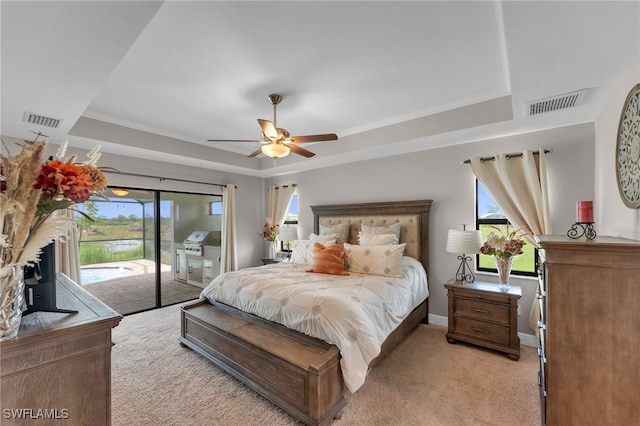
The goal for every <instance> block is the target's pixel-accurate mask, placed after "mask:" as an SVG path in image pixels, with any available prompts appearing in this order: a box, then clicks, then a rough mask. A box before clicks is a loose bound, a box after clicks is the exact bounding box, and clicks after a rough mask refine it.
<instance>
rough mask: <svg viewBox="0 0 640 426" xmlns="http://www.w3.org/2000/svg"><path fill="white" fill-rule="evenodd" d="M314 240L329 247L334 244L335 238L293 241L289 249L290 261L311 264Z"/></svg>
mask: <svg viewBox="0 0 640 426" xmlns="http://www.w3.org/2000/svg"><path fill="white" fill-rule="evenodd" d="M316 242H319V243H320V244H322V245H324V246H325V247H329V246H332V245H334V244H335V243H336V240H335V238H334V239H333V240H329V241H324V242H322V241H315V240H295V241H294V242H293V250H292V251H291V263H303V264H305V265H313V244H314V243H316Z"/></svg>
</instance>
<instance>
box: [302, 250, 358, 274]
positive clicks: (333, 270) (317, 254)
mask: <svg viewBox="0 0 640 426" xmlns="http://www.w3.org/2000/svg"><path fill="white" fill-rule="evenodd" d="M344 257H345V252H344V247H342V246H341V245H338V244H334V245H332V246H329V247H325V246H323V245H322V244H321V243H314V244H313V267H312V268H311V269H307V272H316V273H319V274H331V275H349V273H348V272H347V271H345V270H344Z"/></svg>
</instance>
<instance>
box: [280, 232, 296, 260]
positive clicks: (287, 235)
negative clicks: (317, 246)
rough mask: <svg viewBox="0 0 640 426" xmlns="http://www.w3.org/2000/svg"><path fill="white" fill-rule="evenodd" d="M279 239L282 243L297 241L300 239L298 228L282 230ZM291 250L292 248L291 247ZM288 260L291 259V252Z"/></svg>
mask: <svg viewBox="0 0 640 426" xmlns="http://www.w3.org/2000/svg"><path fill="white" fill-rule="evenodd" d="M278 238H279V239H280V241H295V240H297V239H298V228H296V227H293V226H287V227H284V228H280V232H279V233H278ZM289 249H291V246H289ZM288 258H291V252H289V256H288Z"/></svg>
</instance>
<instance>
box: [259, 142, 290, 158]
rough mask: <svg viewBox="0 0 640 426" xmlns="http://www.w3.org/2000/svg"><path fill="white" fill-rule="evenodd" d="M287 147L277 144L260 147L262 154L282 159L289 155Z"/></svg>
mask: <svg viewBox="0 0 640 426" xmlns="http://www.w3.org/2000/svg"><path fill="white" fill-rule="evenodd" d="M289 151H290V149H289V147H288V146H286V145H282V144H279V143H270V144H267V145H262V153H263V154H264V155H266V156H268V157H272V158H282V157H286V156H287V155H289Z"/></svg>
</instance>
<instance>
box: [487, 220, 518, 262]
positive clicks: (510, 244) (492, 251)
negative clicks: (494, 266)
mask: <svg viewBox="0 0 640 426" xmlns="http://www.w3.org/2000/svg"><path fill="white" fill-rule="evenodd" d="M491 228H494V229H496V230H497V231H498V232H500V234H496V233H495V232H490V233H489V235H487V241H486V242H485V243H484V244H483V245H482V247H480V252H481V253H482V254H488V255H491V256H497V257H503V258H506V259H508V258H510V257H513V256H517V255H519V254H522V253H523V251H522V247H523V246H524V245H525V244H527V243H526V242H525V241H524V240H523V239H522V236H523V235H524V234H520V235H518V234H519V232H520V231H521V230H520V229H516V230H514V231H511V232H509V226H508V225H507V230H506V232H507V234H506V235H504V234H503V233H502V229H501V228H498V227H497V226H491Z"/></svg>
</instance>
